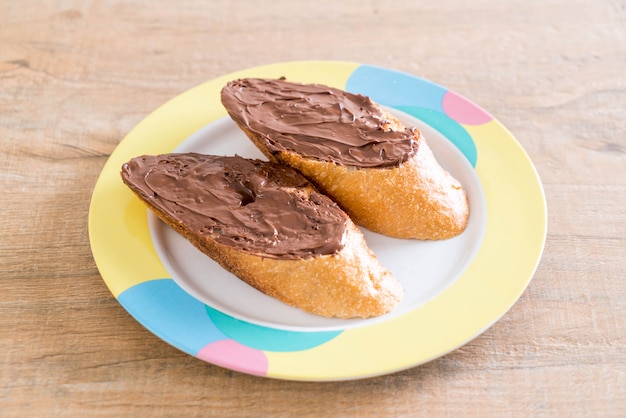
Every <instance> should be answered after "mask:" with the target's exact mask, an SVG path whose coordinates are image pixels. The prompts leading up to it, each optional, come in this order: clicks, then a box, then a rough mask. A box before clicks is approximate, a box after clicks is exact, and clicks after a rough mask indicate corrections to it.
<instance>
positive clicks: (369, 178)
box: [221, 78, 469, 240]
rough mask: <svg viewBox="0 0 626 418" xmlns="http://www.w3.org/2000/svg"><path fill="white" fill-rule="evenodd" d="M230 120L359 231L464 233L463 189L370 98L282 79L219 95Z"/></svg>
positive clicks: (254, 81) (411, 132) (235, 85)
mask: <svg viewBox="0 0 626 418" xmlns="http://www.w3.org/2000/svg"><path fill="white" fill-rule="evenodd" d="M221 100H222V104H223V105H224V107H225V108H226V110H227V111H228V114H229V115H230V117H231V118H232V119H233V120H234V121H235V122H236V124H237V125H238V126H239V127H240V128H241V129H242V130H243V131H244V132H245V133H246V135H247V136H248V137H249V138H250V139H251V140H252V142H254V144H255V145H256V146H257V147H258V148H259V149H260V150H261V151H262V152H263V153H264V154H265V155H266V156H267V157H268V158H270V159H271V160H273V161H276V162H279V163H281V164H285V165H288V166H290V167H293V168H295V169H297V170H298V171H300V172H301V173H302V174H303V175H304V176H305V177H306V178H308V179H309V180H310V181H311V182H313V183H314V184H315V186H316V187H317V188H318V189H319V190H320V191H322V192H324V193H326V194H327V195H329V196H330V197H331V198H333V199H334V200H335V201H336V202H337V203H338V204H339V205H340V206H341V207H342V208H343V209H344V210H345V211H346V212H347V213H348V215H349V216H350V217H351V218H352V220H353V221H354V222H355V223H356V224H358V225H361V226H364V227H366V228H368V229H370V230H372V231H374V232H378V233H381V234H385V235H388V236H392V237H396V238H414V239H431V240H437V239H447V238H451V237H454V236H456V235H458V234H460V233H461V232H463V230H464V229H465V227H466V225H467V221H468V218H469V204H468V200H467V196H466V194H465V191H464V190H463V187H462V186H461V184H460V183H459V181H457V180H456V179H455V178H453V177H452V176H451V175H450V174H449V173H448V172H446V171H445V170H444V169H443V168H442V167H441V166H440V165H439V163H438V162H437V161H436V159H435V157H434V155H433V153H432V151H431V149H430V148H429V146H428V144H427V142H426V139H425V138H423V137H422V135H421V134H420V132H419V131H418V130H417V129H416V128H405V127H404V126H403V124H402V123H401V122H400V121H399V120H398V119H397V118H395V117H394V116H393V115H391V114H390V113H389V112H387V111H386V110H385V109H384V108H382V106H380V105H378V104H377V103H375V102H373V101H372V100H371V99H370V98H369V97H366V96H362V95H359V94H352V93H348V92H345V91H342V90H339V89H336V88H332V87H327V86H323V85H319V84H298V83H291V82H287V81H285V80H284V79H283V78H281V79H277V80H273V79H258V78H246V79H239V80H235V81H232V82H229V83H228V84H227V85H226V86H225V87H224V88H223V89H222V92H221Z"/></svg>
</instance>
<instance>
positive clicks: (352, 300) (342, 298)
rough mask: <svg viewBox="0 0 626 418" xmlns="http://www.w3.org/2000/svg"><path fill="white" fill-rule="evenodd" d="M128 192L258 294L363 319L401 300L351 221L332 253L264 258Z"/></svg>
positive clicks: (392, 280) (316, 311)
mask: <svg viewBox="0 0 626 418" xmlns="http://www.w3.org/2000/svg"><path fill="white" fill-rule="evenodd" d="M133 192H134V193H135V195H136V196H137V197H139V198H140V199H141V200H142V201H143V202H144V203H145V204H146V205H147V206H148V207H149V208H150V209H152V210H153V212H154V213H155V214H156V215H157V216H158V217H159V218H160V219H161V220H162V221H163V222H165V223H166V224H167V225H168V226H170V227H171V228H173V229H174V230H175V231H177V232H178V233H179V234H181V235H182V236H183V237H185V238H186V239H187V240H189V241H190V242H191V243H192V244H193V245H194V246H195V247H196V248H198V249H199V250H200V251H202V252H203V253H204V254H206V255H208V256H209V257H211V258H212V259H213V260H215V261H216V262H218V263H219V264H220V265H221V266H222V267H223V268H225V269H226V270H228V271H229V272H231V273H233V274H234V275H235V276H237V277H239V278H240V279H241V280H243V281H245V282H246V283H248V284H249V285H251V286H253V287H255V288H256V289H258V290H260V291H261V292H263V293H265V294H267V295H269V296H272V297H274V298H276V299H278V300H280V301H282V302H284V303H287V304H289V305H291V306H294V307H297V308H300V309H302V310H304V311H306V312H309V313H313V314H316V315H321V316H325V317H337V318H368V317H374V316H379V315H383V314H385V313H388V312H390V311H391V310H392V309H393V308H394V307H395V306H396V305H398V303H399V302H400V301H401V299H402V296H403V289H402V286H401V284H400V282H399V281H398V280H397V279H396V278H394V277H393V276H392V275H391V273H390V272H389V271H388V270H387V269H385V268H384V267H383V266H382V265H381V264H380V262H379V261H378V259H377V258H376V256H375V255H374V253H373V252H372V251H371V250H370V249H369V247H368V246H367V244H366V242H365V238H364V237H363V234H362V233H361V231H360V230H359V229H358V228H357V227H356V226H355V225H354V223H353V222H352V221H351V220H350V219H347V227H346V236H345V246H344V247H343V248H342V249H341V250H340V251H339V252H338V253H336V254H334V255H322V256H317V257H312V258H306V259H295V260H289V259H276V258H267V257H263V256H262V255H256V254H251V253H248V252H245V251H241V250H238V249H236V248H233V247H229V246H226V245H223V244H220V243H218V242H216V241H215V240H213V239H211V238H209V237H205V236H201V235H199V234H195V233H193V232H192V231H190V230H189V229H188V228H187V227H186V226H185V225H184V224H182V223H180V222H177V221H176V220H174V219H173V218H171V217H170V216H168V215H167V213H165V212H163V211H161V210H160V209H159V208H157V207H155V206H153V205H151V204H150V202H149V201H147V200H146V199H144V198H143V197H142V195H140V194H139V193H137V192H136V191H134V190H133Z"/></svg>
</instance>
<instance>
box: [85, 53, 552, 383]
mask: <svg viewBox="0 0 626 418" xmlns="http://www.w3.org/2000/svg"><path fill="white" fill-rule="evenodd" d="M280 76H285V77H287V78H288V79H290V80H294V81H299V82H303V83H320V84H326V85H330V86H334V87H338V88H342V89H346V90H348V91H352V92H357V93H361V94H364V95H367V96H370V97H372V98H373V99H374V100H375V101H377V102H379V103H381V104H383V105H385V106H388V107H392V108H396V109H398V110H402V111H404V112H406V113H408V114H410V115H412V116H414V117H417V118H419V119H420V120H422V121H424V122H426V123H427V124H429V125H430V126H432V127H433V128H435V129H437V130H438V131H439V132H441V133H442V134H443V135H444V136H446V137H447V138H448V139H450V140H451V141H452V142H453V143H454V144H455V145H456V146H457V147H458V148H459V149H460V150H461V151H462V152H463V154H464V155H465V156H466V157H467V158H468V160H469V161H470V162H471V163H472V165H473V166H474V167H475V170H476V173H477V175H478V177H479V178H480V181H481V185H482V187H483V191H484V194H485V199H486V202H487V225H486V230H485V235H484V239H483V242H482V245H481V247H480V249H479V251H478V253H477V255H476V256H475V258H474V260H473V261H472V262H471V263H470V265H469V266H468V267H467V269H466V270H465V272H464V273H463V274H462V275H461V277H460V278H459V279H458V280H456V281H455V282H454V283H453V284H452V285H451V286H449V287H448V288H446V289H445V290H444V291H443V292H441V293H440V294H439V295H438V296H436V297H435V298H433V299H432V300H430V301H429V302H428V303H426V304H424V305H421V306H419V307H418V308H416V309H414V310H413V311H411V312H408V313H407V314H405V315H402V316H400V317H396V318H393V319H390V320H388V321H384V322H379V323H374V324H372V325H368V326H364V327H360V328H350V329H345V330H339V331H323V332H298V331H287V330H281V329H274V328H270V327H263V326H259V325H255V324H251V323H247V322H245V321H241V320H238V319H236V318H232V317H230V316H228V315H226V314H224V313H222V312H219V311H217V310H215V309H213V308H211V307H209V306H206V305H204V304H202V303H200V302H199V301H197V300H196V299H194V298H192V297H191V296H189V295H188V294H187V293H185V292H184V291H183V290H182V289H181V288H180V287H178V286H177V285H176V284H175V283H174V281H173V280H172V279H171V278H169V274H168V272H167V271H166V270H165V268H164V267H163V265H162V263H161V261H160V260H159V257H158V256H157V254H156V251H155V249H154V246H153V244H152V241H151V237H150V232H149V228H148V220H147V211H146V209H145V207H144V206H143V205H142V204H141V203H140V202H139V201H138V199H136V198H134V196H133V195H132V193H131V192H130V191H129V190H128V189H127V188H126V187H125V186H124V185H123V184H122V182H121V180H120V176H119V170H120V167H121V165H122V164H123V163H124V162H126V161H127V160H129V159H130V158H132V157H135V156H138V155H142V154H160V153H167V152H171V151H172V150H173V149H174V148H176V146H177V145H178V144H180V143H181V142H182V141H184V140H185V139H186V138H188V137H189V136H190V135H191V134H193V133H194V132H196V131H197V130H199V129H201V128H202V127H204V126H206V125H207V124H209V123H211V122H213V121H215V120H217V119H219V118H221V117H223V116H225V115H226V111H225V110H224V108H223V107H222V106H221V103H220V99H219V92H220V90H221V88H222V87H223V86H224V85H225V84H226V83H227V82H228V81H231V80H233V79H236V78H241V77H270V78H277V77H280ZM546 231H547V208H546V201H545V196H544V192H543V188H542V185H541V181H540V179H539V176H538V174H537V171H536V170H535V167H534V166H533V164H532V162H531V160H530V159H529V157H528V155H527V154H526V152H525V151H524V149H523V148H522V147H521V145H520V144H519V142H518V141H517V140H516V139H515V137H514V136H513V135H512V134H511V133H510V132H509V131H508V130H507V129H506V128H505V127H504V126H503V125H502V124H501V123H500V122H498V121H497V120H496V119H495V118H493V117H492V116H491V115H490V114H489V113H488V112H486V111H485V110H483V109H482V108H480V107H479V106H477V105H476V104H474V103H473V102H471V101H470V100H468V99H466V98H464V97H463V96H461V95H459V94H457V93H455V92H453V91H450V90H448V89H446V88H444V87H442V86H440V85H438V84H436V83H432V82H430V81H428V80H425V79H423V78H420V77H417V76H414V75H411V74H407V73H403V72H400V71H396V70H392V69H387V68H383V67H379V66H372V65H366V64H359V63H352V62H338V61H297V62H285V63H276V64H270V65H265V66H260V67H254V68H249V69H245V70H241V71H237V72H234V73H231V74H227V75H224V76H221V77H218V78H215V79H213V80H210V81H208V82H206V83H203V84H201V85H199V86H196V87H194V88H192V89H190V90H188V91H186V92H184V93H182V94H180V95H178V96H176V97H175V98H173V99H171V100H170V101H168V102H167V103H165V104H164V105H162V106H161V107H159V108H158V109H156V110H155V111H154V112H153V113H151V114H150V115H148V116H147V117H146V118H145V119H144V120H143V121H141V122H140V123H139V124H138V125H137V126H136V127H135V128H133V130H131V131H130V132H129V133H128V135H127V136H126V137H125V138H124V139H123V140H122V141H121V142H120V144H119V145H118V146H117V148H116V149H115V150H114V152H113V153H112V154H111V156H110V158H109V159H108V161H107V162H106V164H105V166H104V168H103V170H102V172H101V174H100V176H99V178H98V181H97V183H96V186H95V188H94V192H93V195H92V200H91V205H90V209H89V238H90V243H91V248H92V253H93V256H94V260H95V262H96V265H97V267H98V269H99V271H100V273H101V275H102V278H103V280H104V282H105V283H106V285H107V287H108V288H109V289H110V291H111V293H112V294H113V295H114V296H115V298H116V299H117V300H118V301H119V303H120V304H121V305H122V306H123V307H124V308H125V309H126V310H127V311H128V312H129V313H130V314H131V315H132V316H133V317H134V318H135V319H136V320H137V321H138V322H139V323H141V324H142V325H143V326H144V327H145V328H147V329H148V330H149V331H150V332H152V333H153V334H155V335H156V336H158V337H159V338H161V339H162V340H164V341H165V342H167V343H169V344H171V345H173V346H174V347H176V348H178V349H180V350H182V351H184V352H186V353H188V354H190V355H192V356H195V357H197V358H199V359H201V360H204V361H207V362H209V363H212V364H215V365H218V366H221V367H225V368H228V369H232V370H236V371H239V372H243V373H248V374H252V375H257V376H265V377H272V378H279V379H289V380H306V381H329V380H346V379H358V378H365V377H371V376H377V375H382V374H387V373H392V372H395V371H399V370H403V369H407V368H410V367H413V366H417V365H420V364H423V363H426V362H428V361H431V360H433V359H435V358H438V357H440V356H442V355H445V354H447V353H449V352H450V351H453V350H454V349H456V348H458V347H460V346H462V345H464V344H466V343H467V342H469V341H471V340H472V339H474V338H475V337H477V336H478V335H480V334H481V333H482V332H484V331H485V330H486V329H488V328H489V327H491V326H492V325H493V324H494V323H495V322H496V321H497V320H498V319H500V318H501V317H502V316H503V315H504V314H505V313H506V312H507V311H508V310H509V309H510V308H511V306H512V305H513V304H514V303H515V302H516V301H517V300H518V299H519V297H520V296H521V295H522V293H523V292H524V290H525V289H526V287H527V286H528V284H529V282H530V280H531V279H532V277H533V275H534V273H535V270H536V268H537V265H538V264H539V261H540V259H541V255H542V253H543V248H544V245H545V238H546Z"/></svg>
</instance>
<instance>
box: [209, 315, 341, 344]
mask: <svg viewBox="0 0 626 418" xmlns="http://www.w3.org/2000/svg"><path fill="white" fill-rule="evenodd" d="M206 311H207V314H208V316H209V317H211V320H212V321H213V323H214V324H215V326H217V328H219V329H220V330H221V331H222V332H223V333H224V334H226V335H227V336H228V337H229V338H232V339H233V340H235V341H237V342H239V343H241V344H243V345H247V346H248V347H252V348H256V349H258V350H264V351H280V352H285V351H300V350H306V349H309V348H313V347H316V346H318V345H320V344H323V343H325V342H327V341H329V340H332V339H333V338H335V337H336V336H337V335H339V334H341V333H342V332H343V331H318V332H298V331H287V330H281V329H276V328H269V327H265V326H261V325H256V324H252V323H250V322H246V321H243V320H241V319H237V318H233V317H232V316H230V315H226V314H225V313H222V312H220V311H218V310H216V309H213V308H211V307H210V306H206Z"/></svg>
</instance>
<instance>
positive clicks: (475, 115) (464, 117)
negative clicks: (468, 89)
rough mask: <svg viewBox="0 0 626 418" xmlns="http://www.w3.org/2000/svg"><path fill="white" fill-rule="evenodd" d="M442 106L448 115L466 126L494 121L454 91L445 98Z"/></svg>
mask: <svg viewBox="0 0 626 418" xmlns="http://www.w3.org/2000/svg"><path fill="white" fill-rule="evenodd" d="M442 106H443V111H444V112H445V113H446V115H448V116H449V117H450V118H452V119H454V120H455V121H457V122H459V123H464V124H466V125H482V124H484V123H487V122H489V121H490V120H491V119H493V118H492V117H491V115H490V114H489V113H487V112H485V111H484V110H482V109H481V108H480V107H478V106H476V105H475V104H474V103H472V102H470V101H469V100H467V99H466V98H465V97H463V96H460V95H458V94H456V93H454V92H452V91H448V92H447V93H446V94H445V95H444V96H443V102H442Z"/></svg>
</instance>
